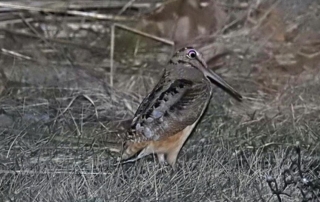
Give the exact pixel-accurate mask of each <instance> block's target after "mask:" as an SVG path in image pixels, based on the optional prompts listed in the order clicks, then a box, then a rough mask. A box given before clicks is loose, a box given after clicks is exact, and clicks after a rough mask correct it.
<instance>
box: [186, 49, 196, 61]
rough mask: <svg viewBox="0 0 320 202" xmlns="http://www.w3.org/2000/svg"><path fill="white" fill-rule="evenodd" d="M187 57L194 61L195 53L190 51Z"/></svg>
mask: <svg viewBox="0 0 320 202" xmlns="http://www.w3.org/2000/svg"><path fill="white" fill-rule="evenodd" d="M187 57H188V58H190V59H194V58H196V57H197V52H196V51H194V50H191V51H189V52H188V54H187Z"/></svg>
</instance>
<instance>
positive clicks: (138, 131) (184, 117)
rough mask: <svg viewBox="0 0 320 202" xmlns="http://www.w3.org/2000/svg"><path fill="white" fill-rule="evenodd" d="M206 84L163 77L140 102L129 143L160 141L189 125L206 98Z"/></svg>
mask: <svg viewBox="0 0 320 202" xmlns="http://www.w3.org/2000/svg"><path fill="white" fill-rule="evenodd" d="M210 90H211V89H210V85H208V84H207V83H206V82H197V83H195V82H192V81H190V80H186V79H175V80H173V81H170V80H169V81H168V79H167V78H166V75H165V74H164V76H163V77H162V79H160V81H159V84H158V85H157V86H156V87H155V88H154V90H153V91H152V92H151V93H150V94H149V95H148V96H147V97H146V98H145V99H144V100H143V101H142V103H141V105H140V106H139V108H138V110H137V112H136V115H135V117H134V119H133V122H132V125H131V129H132V134H133V135H134V136H133V138H132V140H133V141H138V142H139V141H147V140H160V139H161V138H163V137H167V136H170V135H174V134H176V133H177V132H180V131H181V130H183V129H184V128H185V127H187V126H189V125H191V124H193V123H194V122H195V121H196V120H197V119H198V118H199V116H200V115H201V113H202V112H203V109H204V108H205V107H206V105H207V101H208V100H209V97H210Z"/></svg>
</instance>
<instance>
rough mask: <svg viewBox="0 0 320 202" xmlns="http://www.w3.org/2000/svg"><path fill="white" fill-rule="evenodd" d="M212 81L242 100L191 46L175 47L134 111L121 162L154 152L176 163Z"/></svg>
mask: <svg viewBox="0 0 320 202" xmlns="http://www.w3.org/2000/svg"><path fill="white" fill-rule="evenodd" d="M212 83H213V84H215V85H216V86H218V87H220V88H222V89H223V90H224V91H226V92H227V93H229V94H230V95H231V96H233V97H234V98H235V99H237V100H238V101H241V100H242V96H241V95H240V94H239V93H237V92H236V91H235V90H234V89H233V88H232V87H231V86H230V85H229V84H228V83H226V82H225V81H224V80H223V79H222V78H221V77H219V76H218V75H217V74H215V73H214V72H212V71H211V70H210V69H208V67H207V64H206V62H205V61H204V60H203V58H202V56H201V55H200V53H198V52H197V51H196V50H195V49H194V48H192V47H187V48H182V49H180V50H179V51H177V52H176V53H175V54H174V55H173V57H172V58H171V60H170V61H169V63H168V65H167V66H166V67H165V69H164V73H163V75H162V77H161V79H160V81H159V82H158V84H157V85H156V86H155V87H154V89H153V90H152V91H151V93H150V94H149V95H147V97H146V98H144V99H143V101H142V103H141V104H140V106H139V107H138V109H137V111H136V113H135V116H134V118H133V120H132V124H131V129H130V131H129V132H128V133H127V136H126V142H125V145H124V150H123V153H122V157H121V159H122V160H124V161H123V163H127V162H133V161H136V160H138V159H140V158H142V157H144V156H146V155H149V154H156V155H157V157H158V159H159V162H160V163H165V162H166V161H167V162H168V163H169V164H170V165H171V166H172V167H175V163H176V160H177V156H178V154H179V151H180V150H181V148H182V146H183V144H184V143H185V141H186V140H187V138H188V137H189V135H190V134H191V132H192V130H193V128H194V127H195V126H196V124H197V122H198V121H199V119H200V117H201V116H202V114H203V112H204V111H205V109H206V107H207V105H208V103H209V101H210V98H211V94H212V89H213V85H212ZM138 152H140V153H139V154H138V155H137V157H135V158H132V157H133V156H134V155H136V154H137V153H138ZM130 158H131V159H130Z"/></svg>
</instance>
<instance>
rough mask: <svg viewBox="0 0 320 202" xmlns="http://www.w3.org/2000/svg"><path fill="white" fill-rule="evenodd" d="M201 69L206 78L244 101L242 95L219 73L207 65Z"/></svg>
mask: <svg viewBox="0 0 320 202" xmlns="http://www.w3.org/2000/svg"><path fill="white" fill-rule="evenodd" d="M201 70H202V72H203V74H204V76H205V77H206V78H208V79H209V80H210V81H211V83H213V84H215V85H217V86H218V87H219V88H221V89H222V90H224V91H226V92H227V93H228V94H229V95H231V96H232V97H233V98H235V99H236V100H238V101H239V102H241V101H242V96H241V95H240V93H238V92H237V91H236V90H234V89H233V88H232V87H231V86H230V85H229V84H228V83H227V82H226V81H224V80H223V79H222V78H221V77H220V76H219V75H218V74H216V73H214V72H213V71H211V70H210V69H208V68H206V67H201Z"/></svg>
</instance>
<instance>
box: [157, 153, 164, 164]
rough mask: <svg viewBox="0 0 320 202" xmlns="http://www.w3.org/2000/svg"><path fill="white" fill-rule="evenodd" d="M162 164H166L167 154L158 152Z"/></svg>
mask: <svg viewBox="0 0 320 202" xmlns="http://www.w3.org/2000/svg"><path fill="white" fill-rule="evenodd" d="M157 157H158V160H159V163H160V165H162V166H164V165H166V159H165V155H164V154H163V153H160V154H157Z"/></svg>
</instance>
